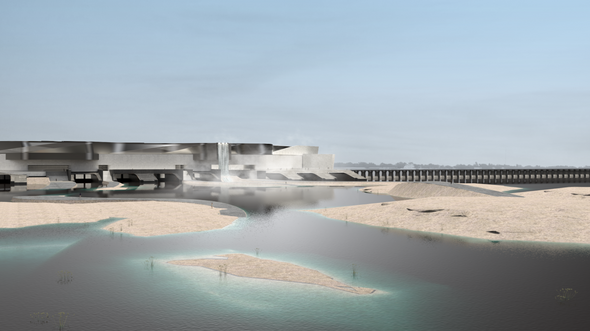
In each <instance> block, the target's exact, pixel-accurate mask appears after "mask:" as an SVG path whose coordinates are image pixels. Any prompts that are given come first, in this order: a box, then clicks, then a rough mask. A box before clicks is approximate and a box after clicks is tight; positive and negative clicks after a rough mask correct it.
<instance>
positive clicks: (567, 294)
mask: <svg viewBox="0 0 590 331" xmlns="http://www.w3.org/2000/svg"><path fill="white" fill-rule="evenodd" d="M557 293H558V294H557V295H556V296H555V300H557V302H559V303H567V302H569V301H570V300H572V299H573V298H574V297H575V296H576V294H578V291H574V289H571V288H562V289H561V290H557Z"/></svg>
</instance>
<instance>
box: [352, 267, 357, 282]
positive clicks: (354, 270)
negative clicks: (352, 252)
mask: <svg viewBox="0 0 590 331" xmlns="http://www.w3.org/2000/svg"><path fill="white" fill-rule="evenodd" d="M352 278H353V279H356V264H353V265H352Z"/></svg>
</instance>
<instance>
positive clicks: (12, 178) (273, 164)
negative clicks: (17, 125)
mask: <svg viewBox="0 0 590 331" xmlns="http://www.w3.org/2000/svg"><path fill="white" fill-rule="evenodd" d="M318 151H319V148H318V147H316V146H277V145H273V144H247V143H141V142H131V143H125V142H92V141H0V181H2V182H3V183H4V184H6V182H10V183H12V184H13V185H14V184H24V183H26V179H27V178H28V177H48V178H49V179H50V180H51V181H72V182H78V183H88V182H100V183H101V182H103V181H119V182H123V183H127V182H130V183H140V184H143V183H159V182H182V181H183V180H205V181H220V180H222V179H223V178H222V174H224V176H229V177H232V176H235V177H239V178H242V179H274V180H364V178H362V177H360V176H358V175H357V174H356V173H354V172H351V171H347V170H334V155H333V154H318Z"/></svg>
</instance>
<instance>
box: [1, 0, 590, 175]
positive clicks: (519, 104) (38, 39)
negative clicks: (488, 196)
mask: <svg viewBox="0 0 590 331" xmlns="http://www.w3.org/2000/svg"><path fill="white" fill-rule="evenodd" d="M588 17H590V2H588V1H585V0H580V1H571V0H559V1H557V0H555V1H544V0H535V1H529V0H519V1H514V0H510V1H508V0H494V1H473V0H457V1H453V0H448V1H447V0H421V1H397V0H384V1H371V0H367V1H341V0H337V1H324V0H313V1H308V0H297V1H295V0H293V1H290V0H282V1H276V0H270V1H258V0H248V1H244V0H227V1H224V0H211V1H201V0H184V1H183V0H174V1H149V0H126V1H120V0H117V1H110V0H101V1H86V0H72V1H60V0H52V1H46V0H40V1H33V0H19V1H13V0H0V125H1V126H2V127H1V129H0V141H3V140H4V141H6V140H26V141H36V140H50V141H51V140H56V141H72V140H74V141H111V142H119V141H120V142H159V143H182V142H192V143H195V142H230V143H271V144H275V145H312V146H319V148H320V153H322V154H335V160H336V162H374V163H377V164H379V163H381V162H383V163H397V162H414V163H422V164H428V163H434V164H443V165H455V164H473V163H475V162H478V163H494V164H510V165H515V164H520V165H532V166H535V165H541V166H555V165H568V166H578V167H579V166H590V60H589V59H590V37H589V36H590V20H589V19H588Z"/></svg>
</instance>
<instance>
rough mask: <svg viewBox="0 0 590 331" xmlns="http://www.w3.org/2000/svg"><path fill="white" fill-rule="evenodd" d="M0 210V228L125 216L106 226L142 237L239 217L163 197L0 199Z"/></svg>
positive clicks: (217, 226)
mask: <svg viewBox="0 0 590 331" xmlns="http://www.w3.org/2000/svg"><path fill="white" fill-rule="evenodd" d="M0 210H2V213H0V228H20V227H25V226H34V225H42V224H54V223H87V222H96V221H99V220H103V219H107V218H110V217H116V218H124V219H123V220H119V221H117V222H114V223H111V224H109V225H106V226H105V227H104V229H106V230H112V231H115V232H123V233H129V234H132V235H135V236H143V237H147V236H161V235H166V234H174V233H184V232H199V231H208V230H214V229H221V228H223V227H226V226H228V225H230V224H231V223H232V222H233V221H235V220H236V219H237V218H238V217H236V216H226V215H220V210H221V209H220V208H215V207H213V208H212V207H210V206H207V205H201V204H194V203H183V202H163V201H133V202H96V203H75V204H73V203H43V202H40V203H31V202H0Z"/></svg>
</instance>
